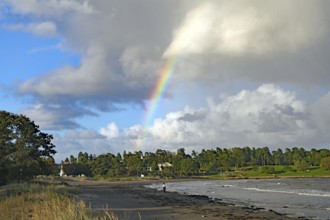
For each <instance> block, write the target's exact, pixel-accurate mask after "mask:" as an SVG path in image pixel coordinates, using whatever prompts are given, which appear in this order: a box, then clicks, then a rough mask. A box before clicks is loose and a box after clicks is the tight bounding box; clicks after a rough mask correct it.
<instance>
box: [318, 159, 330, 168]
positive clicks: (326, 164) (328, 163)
mask: <svg viewBox="0 0 330 220" xmlns="http://www.w3.org/2000/svg"><path fill="white" fill-rule="evenodd" d="M320 167H321V168H322V169H325V170H329V171H330V157H325V158H323V159H322V160H321V163H320Z"/></svg>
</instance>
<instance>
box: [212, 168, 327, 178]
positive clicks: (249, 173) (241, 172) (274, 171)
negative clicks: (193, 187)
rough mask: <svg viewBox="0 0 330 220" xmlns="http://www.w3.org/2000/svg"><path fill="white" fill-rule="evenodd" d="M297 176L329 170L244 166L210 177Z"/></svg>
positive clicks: (324, 173)
mask: <svg viewBox="0 0 330 220" xmlns="http://www.w3.org/2000/svg"><path fill="white" fill-rule="evenodd" d="M298 177H311V178H312V177H315V178H316V177H328V178H330V171H328V170H324V169H321V168H320V167H309V168H308V169H306V170H298V169H296V168H295V167H294V166H264V167H246V168H244V169H237V170H235V171H230V172H224V173H221V174H216V175H212V176H211V178H217V179H218V178H298Z"/></svg>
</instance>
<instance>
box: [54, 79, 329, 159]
mask: <svg viewBox="0 0 330 220" xmlns="http://www.w3.org/2000/svg"><path fill="white" fill-rule="evenodd" d="M329 97H330V95H329V94H327V95H325V96H324V97H321V98H320V99H319V100H318V101H317V102H315V103H311V104H310V105H307V103H306V102H305V101H304V100H300V99H298V98H297V96H296V94H295V92H293V91H289V90H285V89H283V88H281V87H279V86H276V85H273V84H264V85H261V86H259V87H258V88H256V89H252V90H241V91H240V92H238V93H236V94H232V95H228V94H227V95H222V96H221V99H218V100H211V99H209V102H208V105H207V106H206V107H204V108H199V109H195V108H191V107H185V108H184V109H182V110H181V111H176V112H170V113H168V114H167V115H166V116H165V117H164V118H158V119H156V120H155V121H154V123H153V124H152V125H151V126H149V127H145V128H144V127H143V126H142V125H134V126H131V127H129V128H126V129H122V130H119V128H118V127H117V125H116V124H115V123H113V122H111V123H109V124H108V125H107V126H106V127H104V128H100V129H99V133H100V134H99V135H97V132H95V131H90V130H88V131H83V132H76V131H71V132H68V133H67V134H65V135H64V136H63V137H56V138H55V139H56V140H55V141H56V143H61V145H58V146H61V147H60V149H58V150H59V152H60V155H62V154H63V155H66V156H67V155H68V153H66V154H65V153H64V151H65V148H68V149H71V148H74V149H72V152H74V155H76V154H78V152H79V151H83V152H85V151H87V152H89V153H94V152H97V153H98V154H100V153H107V152H111V153H117V152H121V153H122V152H123V151H124V150H126V151H131V152H134V151H139V150H142V151H156V150H157V149H166V150H170V151H176V150H177V149H178V148H181V147H184V148H186V150H187V151H188V152H189V151H191V150H197V151H201V150H202V149H205V148H215V147H222V148H223V147H226V148H230V147H244V146H250V147H263V146H268V147H269V148H270V149H277V148H279V147H280V148H285V147H295V146H301V147H306V148H324V147H327V144H328V143H329V140H330V139H329V137H328V135H327V134H328V133H329V131H330V126H329V124H330V123H329V122H328V121H327V119H328V118H329V117H330V116H329V110H330V109H329V108H328V107H327V106H330V98H329ZM87 137H90V138H87ZM93 137H94V138H93ZM100 137H107V139H104V138H103V139H102V138H100ZM61 152H62V153H61ZM60 155H59V156H58V157H60Z"/></svg>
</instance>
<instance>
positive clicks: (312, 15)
mask: <svg viewBox="0 0 330 220" xmlns="http://www.w3.org/2000/svg"><path fill="white" fill-rule="evenodd" d="M329 28H330V1H327V0H313V1H310V0H292V1H287V0H269V1H264V0H235V1H232V0H223V1H222V0H166V1H155V0H139V1H136V0H127V1H121V0H24V1H21V0H1V1H0V57H1V59H0V67H1V69H0V109H1V110H5V111H9V112H13V113H15V114H24V115H26V116H27V117H29V118H30V119H31V120H33V121H34V122H35V123H36V124H37V125H39V126H40V129H41V130H42V131H43V132H46V133H49V134H52V135H53V136H54V139H53V143H54V144H55V145H56V150H57V154H56V155H55V159H56V161H57V162H60V161H61V160H64V159H65V158H66V157H69V156H70V155H75V156H76V155H77V154H78V153H79V152H80V151H81V152H88V153H89V154H96V155H99V154H103V153H114V154H116V153H117V152H120V153H122V152H123V151H124V150H126V151H127V152H128V151H131V152H135V151H142V152H150V151H151V152H154V151H156V150H157V149H165V150H169V151H173V152H175V151H176V150H177V149H178V148H185V149H186V152H191V150H195V151H197V152H201V150H202V149H214V148H216V147H220V148H231V147H244V146H250V147H264V146H268V147H269V148H270V149H271V150H275V149H277V148H282V149H284V148H286V147H288V148H291V147H304V148H306V149H311V148H316V149H320V148H328V149H329V143H330V135H329V133H330V92H329V91H330V62H329V61H330V32H329V31H330V30H329Z"/></svg>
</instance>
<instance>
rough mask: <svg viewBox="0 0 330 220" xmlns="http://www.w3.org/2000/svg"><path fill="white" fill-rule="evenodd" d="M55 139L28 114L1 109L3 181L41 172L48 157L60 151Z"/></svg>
mask: <svg viewBox="0 0 330 220" xmlns="http://www.w3.org/2000/svg"><path fill="white" fill-rule="evenodd" d="M52 139H53V136H52V135H49V134H46V133H43V132H41V131H40V130H39V126H37V125H36V124H35V123H34V122H33V121H31V120H30V119H29V118H27V117H26V116H24V115H16V114H12V113H9V112H6V111H0V167H1V168H0V182H1V183H6V182H8V181H17V180H26V179H30V178H32V177H33V176H35V175H38V174H41V173H42V170H41V168H43V167H44V166H45V165H47V163H45V162H44V161H45V159H48V158H52V155H54V154H55V153H56V151H55V150H54V148H55V145H54V144H52Z"/></svg>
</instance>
